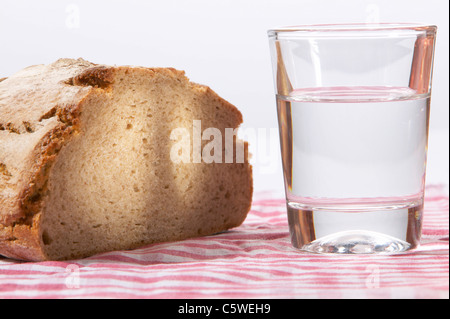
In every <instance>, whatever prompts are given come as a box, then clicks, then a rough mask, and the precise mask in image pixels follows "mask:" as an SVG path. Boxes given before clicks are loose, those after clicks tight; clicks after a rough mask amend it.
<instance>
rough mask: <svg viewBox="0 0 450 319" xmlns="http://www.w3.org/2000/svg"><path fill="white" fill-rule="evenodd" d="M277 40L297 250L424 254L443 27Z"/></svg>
mask: <svg viewBox="0 0 450 319" xmlns="http://www.w3.org/2000/svg"><path fill="white" fill-rule="evenodd" d="M268 35H269V43H270V50H271V57H272V66H273V70H274V72H273V73H274V83H275V90H276V100H277V112H278V121H279V130H280V141H281V152H282V162H283V172H284V181H285V191H286V204H287V213H288V221H289V228H290V234H291V241H292V244H293V246H294V247H297V248H299V249H301V250H305V251H309V252H315V253H337V254H375V253H380V254H392V253H398V252H403V251H406V250H409V249H412V248H415V247H417V246H418V244H419V240H420V236H421V227H422V218H423V205H424V189H425V170H426V157H427V143H428V126H429V117H430V94H431V78H432V67H433V56H434V46H435V35H436V27H435V26H427V25H416V24H376V25H374V24H349V25H315V26H295V27H285V28H277V29H273V30H269V31H268Z"/></svg>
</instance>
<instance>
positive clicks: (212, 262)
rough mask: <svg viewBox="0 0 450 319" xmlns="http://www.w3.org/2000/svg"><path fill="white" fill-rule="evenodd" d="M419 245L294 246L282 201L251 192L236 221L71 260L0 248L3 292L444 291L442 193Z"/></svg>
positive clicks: (253, 294) (244, 294) (434, 198)
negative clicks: (386, 249)
mask: <svg viewBox="0 0 450 319" xmlns="http://www.w3.org/2000/svg"><path fill="white" fill-rule="evenodd" d="M426 194H427V195H426V204H425V217H424V224H423V236H422V244H421V246H420V248H419V249H417V250H415V251H412V252H409V253H405V254H402V255H395V256H324V255H313V254H307V253H302V252H299V251H298V250H296V249H294V248H292V246H291V244H290V239H289V233H288V225H287V219H286V209H285V202H284V200H283V199H281V198H272V197H270V196H268V195H267V194H257V195H256V196H255V200H254V203H253V207H252V210H251V212H250V213H249V216H248V218H247V220H246V221H245V222H244V224H243V225H241V226H240V227H238V228H236V229H233V230H231V231H228V232H225V233H221V234H218V235H214V236H208V237H203V238H197V239H190V240H185V241H182V242H176V243H163V244H154V245H150V246H147V247H144V248H141V249H137V250H133V251H122V252H111V253H105V254H101V255H97V256H94V257H91V258H86V259H82V260H74V261H69V262H38V263H27V262H17V261H13V260H9V259H6V258H2V257H0V299H1V298H172V299H181V298H185V299H193V298H246V299H247V298H271V299H272V298H273V299H275V298H321V299H324V298H333V299H336V298H371V299H372V298H383V299H385V298H402V299H405V298H448V297H449V250H448V248H449V246H448V244H449V243H448V240H449V215H448V207H449V198H448V195H447V193H446V192H444V191H443V188H442V187H440V186H429V187H428V188H427V193H426Z"/></svg>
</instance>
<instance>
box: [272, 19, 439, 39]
mask: <svg viewBox="0 0 450 319" xmlns="http://www.w3.org/2000/svg"><path fill="white" fill-rule="evenodd" d="M436 30H437V26H436V25H430V24H421V23H385V22H383V23H346V24H312V25H295V26H286V27H278V28H272V29H269V30H268V31H267V33H268V35H269V36H277V35H278V34H283V35H285V36H289V35H293V36H295V35H299V34H305V33H306V34H310V33H314V32H315V33H323V34H329V33H333V32H338V33H344V34H350V33H352V32H354V33H357V34H358V33H361V32H394V31H398V32H416V33H433V34H434V33H436Z"/></svg>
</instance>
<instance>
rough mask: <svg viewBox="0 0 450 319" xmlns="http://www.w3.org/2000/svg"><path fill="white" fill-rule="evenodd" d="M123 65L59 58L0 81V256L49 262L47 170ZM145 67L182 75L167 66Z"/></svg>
mask: <svg viewBox="0 0 450 319" xmlns="http://www.w3.org/2000/svg"><path fill="white" fill-rule="evenodd" d="M127 68H128V69H129V68H130V67H110V66H103V65H96V64H93V63H90V62H87V61H85V60H83V59H78V60H73V59H60V60H58V61H56V62H54V63H52V64H50V65H38V66H32V67H28V68H26V69H24V70H22V71H20V72H18V73H17V74H15V75H13V76H11V77H9V78H3V79H0V255H3V256H6V257H10V258H15V259H21V260H33V261H41V260H48V256H46V255H45V252H44V249H43V246H44V240H45V238H43V237H45V236H43V234H42V231H41V228H40V223H41V217H42V212H43V203H44V198H45V196H46V192H47V181H48V176H49V172H50V170H51V168H52V165H53V163H54V162H55V160H56V158H57V156H58V153H59V151H60V150H61V148H63V147H64V145H66V144H67V143H69V142H70V140H71V137H72V136H74V135H75V134H77V133H78V129H79V126H80V123H79V122H80V114H81V112H82V109H83V102H84V101H85V100H86V99H87V98H88V97H89V95H90V94H93V93H94V92H95V91H96V90H103V91H107V90H109V89H110V87H111V86H112V84H113V83H114V74H115V72H116V71H117V70H118V69H127ZM145 69H146V68H145ZM146 70H148V71H150V72H162V73H168V74H169V75H170V76H172V77H174V76H175V75H178V76H179V75H182V76H183V77H184V72H182V71H177V70H174V69H169V68H165V69H164V68H161V69H146ZM193 88H194V89H195V90H198V91H202V92H203V93H204V94H209V95H211V96H214V98H217V99H218V100H220V101H221V102H222V104H223V105H224V106H225V107H226V108H227V109H229V110H230V112H232V113H233V114H234V115H235V116H236V117H237V118H238V119H239V121H240V122H242V115H241V113H240V112H239V111H238V110H237V108H236V107H234V106H233V105H232V104H230V103H228V102H226V101H225V100H223V99H221V98H220V97H219V96H218V95H217V94H215V93H214V92H213V91H212V90H211V89H210V88H209V87H206V86H202V85H196V84H195V85H193ZM248 209H250V207H248Z"/></svg>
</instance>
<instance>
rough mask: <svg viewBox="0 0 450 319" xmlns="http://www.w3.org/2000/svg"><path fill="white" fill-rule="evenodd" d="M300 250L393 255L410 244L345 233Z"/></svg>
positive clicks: (374, 235) (372, 234)
mask: <svg viewBox="0 0 450 319" xmlns="http://www.w3.org/2000/svg"><path fill="white" fill-rule="evenodd" d="M300 249H302V250H305V251H308V252H313V253H321V254H393V253H399V252H403V251H407V250H409V249H411V244H410V243H407V242H405V241H403V240H399V239H396V238H394V237H391V236H387V235H384V234H380V233H375V232H370V231H346V232H340V233H336V234H333V235H329V236H325V237H322V238H320V239H317V240H314V241H313V242H311V243H310V244H307V245H304V246H302V247H300Z"/></svg>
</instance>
